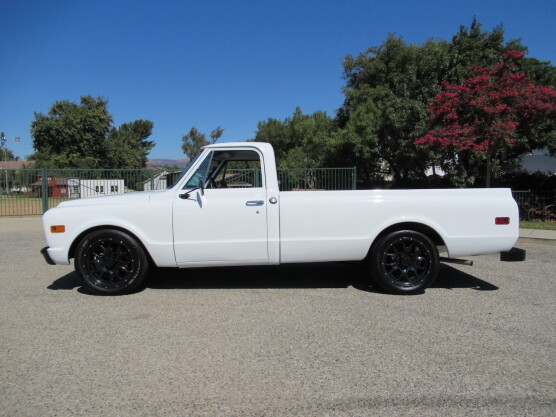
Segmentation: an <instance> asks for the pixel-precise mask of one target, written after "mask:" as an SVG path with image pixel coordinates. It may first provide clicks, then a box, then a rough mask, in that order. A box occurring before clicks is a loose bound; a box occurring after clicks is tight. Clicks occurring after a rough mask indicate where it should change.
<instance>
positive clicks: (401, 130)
mask: <svg viewBox="0 0 556 417" xmlns="http://www.w3.org/2000/svg"><path fill="white" fill-rule="evenodd" d="M448 48H449V45H448V44H447V43H446V42H442V41H440V42H437V41H429V42H427V43H426V44H425V45H423V46H416V45H408V44H406V43H405V42H404V41H403V39H401V38H399V37H396V36H394V35H390V36H389V37H388V39H387V40H386V41H385V42H384V43H383V44H382V45H380V46H378V47H371V48H369V49H368V50H367V51H365V52H364V53H363V54H360V55H359V56H358V57H356V58H354V57H352V56H351V55H348V56H347V57H346V59H345V61H344V76H345V79H346V86H345V87H344V93H345V95H346V99H345V102H344V106H343V107H342V108H341V109H340V110H339V112H338V119H339V125H340V127H341V128H342V129H347V131H348V132H350V135H349V136H346V137H345V140H346V141H348V142H354V141H355V138H354V136H358V135H359V136H360V137H359V140H358V141H356V142H358V143H359V144H360V146H362V149H361V150H360V151H359V153H360V154H361V155H367V157H376V158H378V157H379V156H380V158H382V159H383V160H384V161H385V162H386V168H387V169H388V170H389V171H391V173H392V175H393V178H394V181H395V182H396V183H405V182H407V181H410V180H412V179H416V178H423V177H424V172H425V170H426V168H427V166H428V165H430V164H431V163H432V161H430V160H429V159H428V155H426V154H425V153H424V152H422V151H421V150H420V149H418V148H417V147H416V146H415V145H414V144H413V141H414V140H415V139H417V138H418V137H420V136H421V135H422V134H424V132H425V129H426V125H427V124H426V122H427V107H428V102H429V101H430V100H431V99H432V98H433V97H434V95H435V94H437V93H438V92H439V91H440V88H439V84H440V81H441V80H442V79H443V78H444V77H446V73H447V71H448V66H449V57H448ZM371 103H372V104H371ZM368 112H370V113H372V115H371V114H370V113H369V114H368V116H367V117H365V114H366V113H368ZM354 117H355V118H356V120H355V121H352V118H354ZM364 119H366V120H367V121H368V122H370V123H371V124H368V125H367V127H366V128H365V129H361V128H359V129H353V127H350V125H353V124H355V125H357V126H360V125H361V121H362V120H364ZM340 140H341V138H340ZM362 163H363V161H360V162H359V164H358V167H359V168H360V171H362V172H359V173H358V176H361V175H363V177H367V179H368V180H369V181H372V178H373V175H372V171H373V170H375V171H376V168H377V165H379V161H378V160H377V161H376V162H375V163H374V164H369V163H367V164H364V163H363V165H362ZM369 170H371V171H369ZM375 177H376V176H375Z"/></svg>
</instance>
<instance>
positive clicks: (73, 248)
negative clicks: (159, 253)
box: [68, 226, 156, 266]
mask: <svg viewBox="0 0 556 417" xmlns="http://www.w3.org/2000/svg"><path fill="white" fill-rule="evenodd" d="M97 230H119V231H120V232H123V233H125V234H127V235H129V237H131V238H133V239H135V241H136V242H137V244H139V245H140V246H141V247H142V248H143V250H144V251H145V255H147V259H148V261H149V264H150V265H151V266H156V264H155V263H154V261H153V259H152V258H151V254H150V253H149V251H148V250H147V248H146V247H145V245H143V242H141V239H139V238H138V237H137V236H135V235H134V234H133V233H131V232H130V231H129V230H127V229H124V228H123V227H118V226H95V227H91V228H90V229H87V230H85V231H83V232H81V234H80V235H79V236H77V237H76V238H75V240H74V241H73V243H72V244H71V246H70V250H69V253H68V255H69V256H68V258H70V259H71V258H74V257H75V251H76V250H77V246H78V245H79V242H81V241H82V240H83V238H84V237H85V236H87V235H88V234H90V233H92V232H95V231H97Z"/></svg>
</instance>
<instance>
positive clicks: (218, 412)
mask: <svg viewBox="0 0 556 417" xmlns="http://www.w3.org/2000/svg"><path fill="white" fill-rule="evenodd" d="M44 245H45V241H44V238H43V236H42V232H41V230H40V219H38V218H34V219H33V218H24V219H6V218H3V219H0V264H1V268H0V285H1V292H0V306H1V316H0V331H1V335H2V336H1V337H2V339H1V341H2V344H1V347H2V348H1V349H0V374H1V379H0V394H1V398H2V403H1V405H2V407H1V408H0V415H1V416H10V417H13V416H33V417H36V416H134V417H136V416H363V415H365V416H370V415H377V416H464V415H465V416H554V415H556V365H555V363H556V343H555V342H556V332H555V329H556V323H555V318H554V313H555V305H556V291H555V290H554V281H553V280H554V269H555V268H554V267H555V265H556V246H544V245H535V244H524V245H521V247H523V248H524V249H527V257H528V259H527V261H526V262H518V263H502V262H499V261H498V257H497V256H495V255H491V256H478V257H473V258H472V259H473V260H474V262H475V266H473V267H466V266H461V267H460V266H447V265H444V266H443V267H442V270H441V273H440V276H439V279H438V281H437V283H436V284H435V285H434V287H433V288H430V289H428V290H427V291H426V293H425V294H422V295H417V296H392V295H388V294H383V293H380V292H378V291H373V290H372V289H370V290H369V289H363V288H359V287H358V286H357V285H356V286H353V285H352V283H353V282H356V281H357V278H358V277H361V275H362V274H363V271H362V270H361V269H360V268H358V267H355V266H350V265H342V264H311V265H288V266H282V267H266V268H260V267H249V268H247V267H246V268H221V269H196V270H181V271H178V270H157V271H156V272H155V273H154V274H153V277H152V282H151V284H150V285H149V287H148V288H147V289H146V290H145V291H143V292H140V293H138V294H133V295H128V296H122V297H98V296H92V295H89V294H87V293H86V292H85V291H83V290H81V288H80V287H79V284H78V282H77V279H76V276H75V274H74V273H73V268H72V267H71V266H48V265H47V264H46V263H45V262H44V260H43V259H42V257H41V256H40V255H39V253H38V251H39V249H40V248H41V247H43V246H44Z"/></svg>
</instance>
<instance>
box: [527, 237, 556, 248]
mask: <svg viewBox="0 0 556 417" xmlns="http://www.w3.org/2000/svg"><path fill="white" fill-rule="evenodd" d="M517 243H518V244H520V243H530V244H534V245H545V246H556V240H554V239H542V238H539V237H520V238H519V239H518V240H517Z"/></svg>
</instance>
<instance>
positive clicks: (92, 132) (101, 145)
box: [31, 96, 112, 168]
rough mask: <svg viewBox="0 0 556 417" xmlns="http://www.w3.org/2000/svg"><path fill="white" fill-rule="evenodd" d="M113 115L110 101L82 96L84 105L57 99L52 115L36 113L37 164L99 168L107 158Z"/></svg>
mask: <svg viewBox="0 0 556 417" xmlns="http://www.w3.org/2000/svg"><path fill="white" fill-rule="evenodd" d="M111 123H112V115H111V114H110V113H109V112H108V100H106V99H104V98H102V97H97V98H93V97H91V96H83V97H81V102H80V104H76V103H72V102H70V101H67V100H63V101H57V102H56V103H54V104H53V105H52V107H51V108H50V110H49V111H48V114H46V115H45V114H42V113H35V120H34V121H33V122H32V123H31V136H32V137H33V147H34V148H35V150H36V153H35V154H33V155H32V158H33V159H34V160H35V161H36V163H37V166H49V167H55V168H97V167H100V166H101V164H102V161H103V160H104V158H105V157H106V136H107V134H108V132H109V130H110V126H111Z"/></svg>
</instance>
